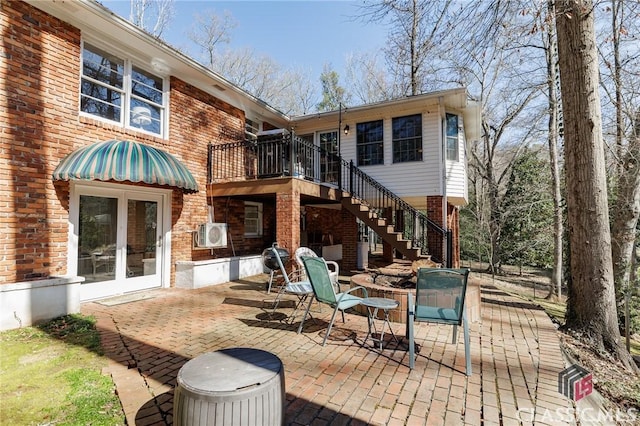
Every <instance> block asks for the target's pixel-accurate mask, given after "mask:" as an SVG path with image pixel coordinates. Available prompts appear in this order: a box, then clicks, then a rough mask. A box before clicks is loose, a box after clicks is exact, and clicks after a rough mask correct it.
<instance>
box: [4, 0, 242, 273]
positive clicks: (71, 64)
mask: <svg viewBox="0 0 640 426" xmlns="http://www.w3.org/2000/svg"><path fill="white" fill-rule="evenodd" d="M0 22H2V26H1V29H2V45H1V46H0V55H2V60H1V61H0V85H1V86H2V91H3V92H4V93H5V94H6V96H3V97H0V119H1V122H2V127H1V130H0V140H1V146H2V149H1V150H0V161H1V164H2V166H1V167H0V184H2V186H3V187H4V188H7V190H4V191H2V194H1V195H0V284H3V283H10V282H16V281H25V280H32V279H38V278H42V277H48V276H51V275H64V274H65V273H66V272H67V245H68V241H67V239H68V238H67V233H68V221H69V183H68V182H55V183H54V182H53V181H52V179H51V175H52V173H53V171H54V169H55V168H56V166H57V165H58V164H59V162H60V161H61V160H62V159H63V158H64V157H65V156H66V155H67V154H69V153H71V152H73V151H74V150H76V149H78V148H81V147H83V146H87V145H89V144H91V143H94V142H98V141H104V140H109V139H128V140H133V141H137V142H141V143H144V144H147V145H150V146H154V147H156V148H159V149H162V150H165V151H167V152H170V153H171V154H173V155H174V156H175V157H176V158H178V160H180V161H181V162H182V163H183V164H184V165H185V166H186V167H187V168H188V169H189V170H190V171H191V173H192V174H193V176H194V178H195V179H196V181H197V183H198V186H199V190H200V191H199V192H198V193H196V194H183V193H182V191H181V190H179V189H174V190H173V193H172V200H171V204H172V206H171V210H172V217H171V225H172V233H171V235H172V241H171V248H172V250H171V251H172V252H171V262H172V267H171V278H170V281H171V285H174V282H175V267H174V265H175V261H176V260H192V257H197V256H200V254H197V255H196V253H195V251H193V248H192V237H191V235H192V234H191V231H193V230H195V229H196V226H197V224H199V223H202V222H205V221H206V219H207V213H208V210H207V199H206V183H207V182H206V178H207V170H206V163H207V144H208V143H209V142H212V143H224V142H228V141H229V138H230V137H232V138H233V137H235V135H242V136H243V135H244V114H243V112H242V111H241V110H239V109H237V108H235V107H233V106H231V105H229V104H227V103H225V102H222V101H220V100H219V99H216V98H214V97H213V96H210V95H208V94H206V93H204V92H202V91H200V90H198V89H197V88H195V87H193V86H191V85H189V84H187V83H185V82H183V81H181V80H180V79H178V78H175V77H171V79H170V86H171V90H170V95H169V98H170V104H169V111H170V117H169V138H168V139H163V138H159V137H154V136H151V135H148V134H144V133H140V132H137V131H135V130H133V129H125V128H122V127H120V126H119V125H118V124H110V123H105V122H102V121H100V120H94V119H91V118H86V117H81V116H80V115H79V105H78V100H79V82H80V74H81V70H80V62H81V61H80V57H81V33H80V31H79V30H78V29H77V28H74V27H72V26H70V25H69V24H67V23H65V22H63V21H60V20H58V19H56V18H53V17H51V16H49V15H47V14H45V13H44V12H42V11H40V10H38V9H36V8H33V7H31V6H29V5H27V4H26V3H23V2H20V1H2V2H1V3H0ZM223 129H224V130H223ZM223 131H224V134H222V132H223ZM230 135H231V136H230ZM136 186H145V185H136Z"/></svg>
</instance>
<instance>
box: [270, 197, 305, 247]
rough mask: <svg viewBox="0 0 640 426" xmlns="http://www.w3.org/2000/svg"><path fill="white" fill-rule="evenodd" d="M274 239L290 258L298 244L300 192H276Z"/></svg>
mask: <svg viewBox="0 0 640 426" xmlns="http://www.w3.org/2000/svg"><path fill="white" fill-rule="evenodd" d="M276 241H277V242H278V246H279V247H283V248H285V249H287V250H288V251H289V253H290V254H291V257H292V258H293V253H294V251H295V250H296V249H297V248H298V247H299V246H300V193H298V192H297V191H291V192H279V193H277V194H276Z"/></svg>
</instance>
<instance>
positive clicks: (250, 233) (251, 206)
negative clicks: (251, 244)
mask: <svg viewBox="0 0 640 426" xmlns="http://www.w3.org/2000/svg"><path fill="white" fill-rule="evenodd" d="M252 211H255V212H256V215H255V216H256V217H249V216H250V212H252ZM251 222H255V226H252V224H251ZM251 228H253V229H251ZM263 228H264V226H263V222H262V203H256V202H253V201H245V202H244V235H245V237H261V236H262V234H263Z"/></svg>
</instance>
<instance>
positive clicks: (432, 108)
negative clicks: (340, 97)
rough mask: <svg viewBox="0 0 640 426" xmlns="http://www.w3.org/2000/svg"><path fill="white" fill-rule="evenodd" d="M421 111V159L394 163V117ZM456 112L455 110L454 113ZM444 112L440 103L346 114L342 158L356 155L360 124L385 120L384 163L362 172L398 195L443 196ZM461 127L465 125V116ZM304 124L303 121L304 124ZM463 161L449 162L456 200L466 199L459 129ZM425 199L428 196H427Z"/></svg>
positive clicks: (303, 129)
mask: <svg viewBox="0 0 640 426" xmlns="http://www.w3.org/2000/svg"><path fill="white" fill-rule="evenodd" d="M417 113H422V151H423V152H422V161H412V162H403V163H395V164H394V163H393V141H392V119H393V118H395V117H403V116H408V115H413V114H417ZM453 113H455V112H453ZM443 115H444V111H442V110H441V109H440V108H439V106H438V105H437V104H431V105H428V106H422V109H421V110H420V109H403V110H401V111H397V110H396V111H391V110H387V111H382V112H381V111H379V110H378V111H376V112H374V113H372V114H370V115H367V114H366V113H365V114H363V113H360V114H358V116H357V117H354V116H353V115H352V116H348V115H347V117H346V119H345V118H344V117H345V116H344V115H343V120H344V121H343V122H342V125H341V127H344V125H345V124H348V125H349V128H350V131H349V134H348V135H345V134H344V133H342V134H341V135H340V136H341V141H340V146H341V154H342V158H343V159H344V160H346V161H350V160H353V162H354V164H355V165H357V158H356V134H357V129H356V127H357V123H364V122H368V121H375V120H383V124H384V165H374V166H362V167H360V168H361V170H362V171H364V172H365V173H366V174H368V175H370V176H371V177H373V178H374V179H376V180H377V181H378V182H380V183H381V184H382V185H384V186H385V187H387V188H388V189H389V190H391V191H392V192H393V193H395V194H396V195H398V196H400V197H403V198H413V199H416V198H418V199H425V197H426V196H429V195H444V191H443V182H442V180H443V179H442V161H443V160H442V158H443V154H442V149H443V140H444V136H443V123H442V116H443ZM459 117H460V126H461V127H462V124H461V123H462V116H461V114H459ZM301 124H302V123H301ZM335 129H336V127H335V126H331V127H329V126H327V124H324V125H318V126H317V127H314V124H313V123H304V124H302V125H299V126H298V127H296V133H298V134H309V133H315V134H316V139H317V134H318V133H321V132H324V131H329V130H335ZM459 143H460V145H459V153H460V161H458V162H450V161H448V162H447V164H446V167H447V171H448V185H447V196H448V197H455V200H453V201H454V203H455V204H459V203H464V202H466V199H467V189H466V186H467V184H466V171H465V164H466V162H465V158H464V156H465V150H464V134H463V132H462V131H461V132H460V140H459ZM425 201H426V199H425Z"/></svg>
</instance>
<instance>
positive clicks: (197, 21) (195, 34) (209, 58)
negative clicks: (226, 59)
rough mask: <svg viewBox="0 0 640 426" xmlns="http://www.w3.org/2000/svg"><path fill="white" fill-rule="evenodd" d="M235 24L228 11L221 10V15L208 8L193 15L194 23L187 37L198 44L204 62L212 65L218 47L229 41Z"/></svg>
mask: <svg viewBox="0 0 640 426" xmlns="http://www.w3.org/2000/svg"><path fill="white" fill-rule="evenodd" d="M236 25H237V23H236V21H235V20H234V19H233V17H232V16H231V14H230V13H229V12H223V15H222V16H219V15H218V13H217V12H216V11H214V10H211V9H208V10H204V11H202V13H201V14H198V15H196V16H194V23H193V24H192V26H191V28H190V30H189V32H188V33H187V37H189V40H191V41H192V42H193V43H194V44H195V45H196V46H198V48H199V49H200V51H201V52H202V54H203V56H204V62H205V63H206V64H207V65H208V66H212V65H213V64H214V63H215V56H216V51H217V50H218V49H220V45H222V44H228V43H229V42H230V41H231V31H232V30H233V29H234V28H235V27H236Z"/></svg>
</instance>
